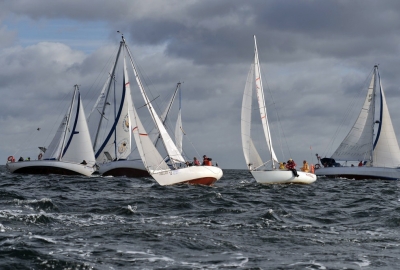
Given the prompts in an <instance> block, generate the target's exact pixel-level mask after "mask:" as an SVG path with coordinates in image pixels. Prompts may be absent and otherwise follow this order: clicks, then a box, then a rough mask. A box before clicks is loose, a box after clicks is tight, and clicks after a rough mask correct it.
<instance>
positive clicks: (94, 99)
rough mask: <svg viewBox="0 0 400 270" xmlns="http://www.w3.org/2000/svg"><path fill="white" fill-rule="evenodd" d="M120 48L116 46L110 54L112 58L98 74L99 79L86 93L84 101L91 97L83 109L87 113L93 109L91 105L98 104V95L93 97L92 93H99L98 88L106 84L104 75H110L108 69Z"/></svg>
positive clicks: (97, 78)
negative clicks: (88, 109) (87, 110)
mask: <svg viewBox="0 0 400 270" xmlns="http://www.w3.org/2000/svg"><path fill="white" fill-rule="evenodd" d="M118 47H119V46H116V48H115V49H114V51H113V52H112V53H110V56H109V58H108V60H107V61H106V63H105V64H104V65H103V67H102V69H101V70H100V72H99V73H98V74H97V77H96V79H95V80H94V81H93V82H92V85H90V87H89V88H87V89H88V90H87V91H85V94H84V95H82V97H83V99H86V97H88V96H89V101H88V102H85V104H83V105H84V107H83V108H84V109H85V111H86V109H87V108H91V107H93V105H91V104H92V103H93V102H96V100H97V97H98V95H97V93H95V94H94V95H92V91H96V92H97V91H98V90H97V89H98V88H102V85H103V84H104V82H103V81H102V80H103V78H104V77H106V76H104V74H105V73H108V74H109V72H108V71H106V68H108V67H110V66H112V65H110V63H112V59H115V55H116V54H117V51H118ZM108 76H110V75H108ZM89 104H90V106H89Z"/></svg>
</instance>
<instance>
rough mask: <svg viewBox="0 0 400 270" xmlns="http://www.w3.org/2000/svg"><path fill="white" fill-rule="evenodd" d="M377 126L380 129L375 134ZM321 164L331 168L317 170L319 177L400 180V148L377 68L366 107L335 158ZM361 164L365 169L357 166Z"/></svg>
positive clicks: (323, 160) (335, 154)
mask: <svg viewBox="0 0 400 270" xmlns="http://www.w3.org/2000/svg"><path fill="white" fill-rule="evenodd" d="M377 91H379V94H380V97H381V98H380V102H379V103H380V110H379V112H378V117H377V118H375V103H376V92H377ZM375 125H377V128H376V130H375V131H374V126H375ZM374 134H375V136H374ZM374 137H375V139H374ZM321 161H322V163H323V165H324V164H325V165H326V166H327V167H324V168H319V169H317V170H316V171H315V173H316V174H317V175H325V176H328V177H343V178H349V179H383V180H397V179H400V169H399V166H400V150H399V145H398V142H397V138H396V134H395V132H394V129H393V125H392V120H391V118H390V114H389V109H388V106H387V104H386V98H385V94H384V91H383V87H382V84H381V78H380V75H379V71H378V66H377V65H375V66H374V71H373V74H372V78H371V82H370V85H369V87H368V91H367V95H366V98H365V101H364V105H363V107H362V108H361V112H360V114H359V116H358V118H357V120H356V122H355V123H354V125H353V127H352V128H351V130H350V132H349V134H348V135H347V136H346V138H344V140H343V141H342V143H341V144H340V145H339V147H338V148H337V149H336V151H335V152H334V153H333V155H332V157H331V158H323V159H321ZM336 161H355V162H357V163H356V166H354V167H352V166H341V165H340V164H339V163H336ZM359 161H360V162H361V163H362V165H363V166H360V167H359V166H357V164H358V162H359ZM364 163H365V164H364ZM335 166H338V167H335Z"/></svg>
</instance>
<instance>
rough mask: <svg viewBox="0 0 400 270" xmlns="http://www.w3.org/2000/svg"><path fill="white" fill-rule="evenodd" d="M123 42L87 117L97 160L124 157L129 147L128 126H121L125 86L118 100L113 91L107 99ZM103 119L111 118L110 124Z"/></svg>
mask: <svg viewBox="0 0 400 270" xmlns="http://www.w3.org/2000/svg"><path fill="white" fill-rule="evenodd" d="M123 44H124V43H123V42H121V43H120V46H119V49H118V53H117V56H116V58H115V61H114V63H113V66H112V68H111V72H110V75H109V76H108V78H107V80H106V83H105V84H104V87H103V89H102V91H101V92H100V96H99V97H98V99H97V101H96V103H95V105H94V107H93V109H92V111H91V113H90V115H89V118H88V125H89V130H90V133H91V136H92V137H91V139H92V142H93V146H92V148H93V150H94V153H95V157H96V160H97V161H98V162H105V161H107V160H108V159H111V160H114V159H119V158H126V157H127V156H128V155H129V152H127V151H126V150H127V149H130V147H126V145H127V143H128V142H127V140H126V137H127V134H129V128H126V127H124V126H123V122H124V120H126V119H125V118H126V117H127V113H128V109H127V107H126V106H127V103H126V97H125V86H123V90H122V92H121V98H120V101H119V100H118V101H117V97H116V95H115V92H114V99H113V102H110V101H109V94H110V90H111V88H112V85H113V82H115V76H114V75H115V70H116V68H117V64H118V60H119V56H120V53H121V49H122V47H123ZM112 108H114V111H113V113H114V114H113V116H110V114H111V113H112V112H111V109H112ZM107 117H108V118H107ZM104 119H106V120H108V119H111V125H109V124H110V123H109V122H108V121H107V122H106V123H103V120H104ZM100 133H101V134H103V136H100Z"/></svg>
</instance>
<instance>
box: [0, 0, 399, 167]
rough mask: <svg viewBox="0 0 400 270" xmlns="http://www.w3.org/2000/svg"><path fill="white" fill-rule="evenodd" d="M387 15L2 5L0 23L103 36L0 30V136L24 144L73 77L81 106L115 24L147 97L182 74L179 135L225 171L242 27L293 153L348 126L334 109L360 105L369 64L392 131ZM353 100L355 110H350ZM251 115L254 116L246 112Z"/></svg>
mask: <svg viewBox="0 0 400 270" xmlns="http://www.w3.org/2000/svg"><path fill="white" fill-rule="evenodd" d="M398 10H400V2H398V1H394V0H393V1H369V0H367V1H364V0H362V1H361V0H357V1H329V0H328V1H305V0H304V1H261V0H260V1H241V0H219V1H215V0H202V1H180V0H176V1H175V0H170V1H164V0H163V1H128V0H127V1H122V0H120V1H94V0H87V1H71V0H68V1H64V0H63V1H52V0H36V1H18V0H14V1H2V3H1V8H0V20H1V21H5V20H9V21H14V20H15V21H18V20H21V19H26V18H27V20H30V21H34V22H41V21H43V20H44V21H46V22H49V23H51V22H52V21H53V20H55V19H65V20H70V21H74V22H77V23H78V25H79V24H80V23H82V25H85V24H84V23H85V22H101V23H102V25H104V26H105V27H107V30H106V31H107V32H106V31H105V36H104V40H107V39H108V40H107V41H108V42H107V44H104V43H101V44H100V43H96V42H94V43H90V42H92V41H91V40H88V39H89V38H87V37H75V38H77V39H80V41H81V42H86V43H87V44H89V45H88V46H91V47H93V49H92V51H91V52H90V53H84V52H82V51H81V50H80V49H78V48H77V47H74V43H69V44H68V45H66V44H64V43H63V41H59V40H57V42H54V40H53V41H48V40H40V41H39V42H38V41H35V40H34V41H31V43H29V44H33V45H31V46H25V47H23V46H22V45H21V44H20V40H21V39H27V37H26V36H23V33H18V32H16V31H15V30H12V31H11V30H9V29H8V28H7V26H1V27H0V37H1V38H0V49H1V51H0V91H1V93H2V100H1V103H0V104H1V109H0V112H1V115H2V122H1V124H2V125H3V127H4V130H8V131H10V132H11V133H10V134H9V133H7V134H5V135H4V134H3V135H4V136H3V137H2V138H3V141H5V142H12V141H13V137H16V136H21V137H20V138H19V139H20V140H24V139H25V137H24V136H23V135H26V134H23V132H27V130H29V128H32V129H34V130H36V129H35V126H36V125H38V124H40V125H42V124H43V123H45V122H46V121H45V120H47V119H45V118H46V117H49V116H51V114H54V113H55V110H54V107H51V106H54V104H53V105H51V104H50V102H49V101H51V100H52V101H56V104H57V105H58V106H60V107H61V105H60V104H61V102H62V99H63V98H64V97H66V96H67V94H68V93H69V92H68V91H69V90H71V89H72V86H73V85H74V84H75V83H79V84H81V91H82V93H83V96H84V102H85V104H89V103H90V102H92V101H93V99H94V98H95V96H96V94H97V92H98V89H99V87H101V85H102V83H104V80H103V79H104V78H103V77H99V76H98V74H99V73H100V72H104V70H105V72H106V73H107V72H108V69H109V67H108V64H109V62H110V61H111V60H110V59H112V58H113V57H114V55H115V54H116V49H117V46H118V42H119V36H118V34H117V33H116V31H117V30H119V31H121V32H123V33H124V35H125V36H126V38H127V41H128V43H129V45H130V47H131V49H132V52H133V54H134V57H135V59H136V61H137V64H138V65H139V66H140V68H141V70H143V72H144V73H143V74H144V75H146V76H145V77H146V82H148V85H146V86H148V87H149V89H151V90H154V96H157V95H160V99H161V98H163V99H165V98H166V97H169V96H170V94H171V93H172V90H173V89H174V87H175V85H176V83H177V82H178V81H184V84H183V89H184V92H183V112H184V114H183V121H184V126H185V130H186V131H187V133H188V134H191V135H190V138H191V140H192V142H195V143H194V144H195V145H196V146H197V147H198V148H199V149H202V150H201V151H202V152H203V151H204V153H206V154H209V155H213V153H214V156H215V158H216V159H217V160H218V162H219V163H220V164H224V165H225V166H228V167H237V168H243V167H244V160H243V154H242V150H241V139H240V108H241V103H242V95H243V89H244V84H245V81H246V76H247V72H248V69H249V67H250V64H251V62H252V61H253V50H254V44H253V34H256V35H257V42H258V46H259V53H260V60H261V64H262V72H263V76H264V80H265V84H264V87H265V89H266V98H267V100H266V103H267V106H268V109H272V112H271V113H269V116H270V117H271V119H270V121H271V125H272V126H273V127H275V126H277V125H278V124H280V125H281V126H282V128H283V129H284V134H285V136H284V137H285V139H286V140H287V142H288V144H289V146H290V148H291V155H293V156H292V157H293V158H296V157H301V156H302V154H303V153H304V152H305V151H306V153H307V155H308V154H309V151H310V149H309V148H310V146H311V145H312V149H315V151H318V152H322V150H318V149H325V148H326V145H327V144H329V143H330V140H331V138H332V135H333V134H334V133H336V130H337V128H338V125H340V123H342V122H343V119H345V120H346V121H347V122H349V123H350V124H351V122H352V121H354V116H351V115H350V116H348V117H347V118H345V114H344V112H345V111H346V110H347V109H348V108H349V107H351V106H352V105H351V104H355V103H352V102H353V101H352V100H353V99H354V98H355V97H361V102H362V100H363V97H362V95H363V90H364V91H365V85H366V84H368V83H369V82H367V83H366V78H367V76H368V75H369V73H370V72H371V70H372V68H373V65H374V64H380V72H381V77H382V79H383V86H384V89H385V90H386V96H387V98H388V106H389V109H390V110H391V116H392V120H393V123H394V126H395V130H396V131H397V132H396V133H397V134H398V135H399V134H400V124H399V123H400V112H397V110H395V108H396V105H397V103H398V102H399V100H400V91H399V85H400V77H399V76H398V74H399V72H400V68H399V67H400V58H399V57H398V55H399V45H398V44H400V34H399V33H400V31H399V30H400V15H399V13H398ZM10 18H11V19H10ZM38 27H40V23H39V24H38ZM61 37H62V36H61ZM38 38H40V37H38ZM43 41H47V42H43ZM93 44H94V45H93ZM71 91H72V90H71ZM269 91H271V93H272V97H271V95H270V93H269ZM45 101H48V102H45ZM56 107H57V106H56ZM353 107H354V108H355V115H357V114H358V111H357V110H358V105H353ZM89 108H90V106H89V105H87V107H85V109H86V110H88V109H89ZM275 108H276V111H277V112H278V116H279V123H278V119H277V117H276V114H275V112H274V111H275V110H274V109H275ZM48 112H51V113H48ZM258 117H259V116H257V114H256V113H254V115H253V118H254V119H255V120H257V118H258ZM34 119H36V120H37V122H35V121H33V120H34ZM16 123H18V125H16ZM347 131H348V130H346V129H344V130H343V132H342V134H341V136H342V138H343V137H344V136H345V134H346V133H347ZM188 136H189V135H188ZM279 136H282V135H278V137H279ZM261 137H262V136H261ZM279 139H282V138H279ZM338 140H340V138H339V139H338ZM338 143H339V141H337V142H336V146H337V144H338ZM6 144H7V145H6V146H3V148H2V150H1V152H2V153H3V155H5V156H8V154H6V152H10V151H11V150H12V147H11V146H10V145H11V143H6ZM333 147H335V146H333ZM5 149H6V150H7V151H6V150H5ZM313 151H314V150H313ZM277 152H280V151H277ZM204 153H201V154H204ZM218 155H219V156H218ZM286 158H288V157H287V156H286Z"/></svg>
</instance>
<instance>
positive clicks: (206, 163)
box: [203, 158, 212, 166]
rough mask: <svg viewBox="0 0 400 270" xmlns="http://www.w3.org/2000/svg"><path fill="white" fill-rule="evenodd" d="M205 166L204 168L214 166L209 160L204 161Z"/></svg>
mask: <svg viewBox="0 0 400 270" xmlns="http://www.w3.org/2000/svg"><path fill="white" fill-rule="evenodd" d="M203 165H204V166H212V164H211V160H210V159H208V158H205V159H204V160H203Z"/></svg>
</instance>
